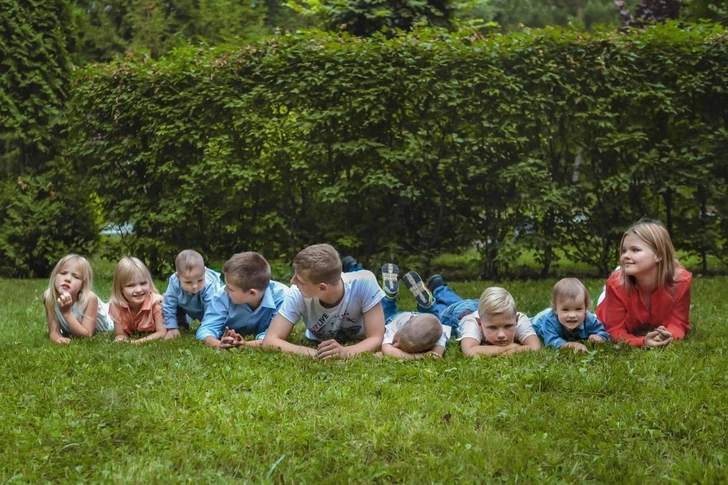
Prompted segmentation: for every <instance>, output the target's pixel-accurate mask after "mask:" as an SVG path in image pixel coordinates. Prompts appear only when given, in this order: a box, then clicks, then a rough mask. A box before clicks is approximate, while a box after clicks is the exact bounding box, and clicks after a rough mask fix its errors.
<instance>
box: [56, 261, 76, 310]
mask: <svg viewBox="0 0 728 485" xmlns="http://www.w3.org/2000/svg"><path fill="white" fill-rule="evenodd" d="M53 285H54V286H55V288H56V291H57V292H58V294H59V295H62V294H63V293H68V294H69V295H71V298H73V301H76V299H77V298H78V293H79V292H80V291H81V288H82V287H83V275H82V273H81V267H80V265H79V264H78V263H76V262H74V261H70V262H68V263H66V265H65V266H64V267H63V268H61V270H60V271H59V272H58V274H57V275H56V278H55V280H54V281H53Z"/></svg>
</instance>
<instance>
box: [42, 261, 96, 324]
mask: <svg viewBox="0 0 728 485" xmlns="http://www.w3.org/2000/svg"><path fill="white" fill-rule="evenodd" d="M71 263H76V264H78V267H79V271H80V272H81V289H80V290H79V292H78V295H72V296H75V300H76V304H77V305H78V306H77V308H78V309H79V310H80V311H81V312H83V311H84V310H85V309H86V304H87V303H88V295H89V293H90V292H91V288H93V285H94V271H93V269H91V263H89V262H88V259H86V258H84V257H83V256H79V255H78V254H67V255H65V256H63V257H62V258H61V259H60V260H59V261H58V262H57V263H56V266H55V267H54V268H53V271H51V277H50V278H49V279H48V289H47V290H46V291H44V292H43V303H44V305H45V307H46V309H47V310H48V312H49V313H53V311H54V310H55V307H56V304H57V302H58V298H60V296H61V294H60V293H58V290H57V289H56V283H55V281H56V276H58V273H60V272H61V271H63V270H64V268H65V267H66V266H68V265H69V264H71Z"/></svg>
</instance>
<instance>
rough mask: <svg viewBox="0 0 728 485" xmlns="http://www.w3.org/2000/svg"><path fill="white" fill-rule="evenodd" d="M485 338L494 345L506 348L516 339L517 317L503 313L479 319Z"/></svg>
mask: <svg viewBox="0 0 728 485" xmlns="http://www.w3.org/2000/svg"><path fill="white" fill-rule="evenodd" d="M478 323H479V324H480V329H481V330H482V331H483V338H485V340H486V342H488V343H490V344H492V345H498V346H506V345H510V344H512V343H513V340H514V339H515V338H516V315H509V314H507V313H501V314H499V315H492V316H485V317H483V318H482V319H481V318H478Z"/></svg>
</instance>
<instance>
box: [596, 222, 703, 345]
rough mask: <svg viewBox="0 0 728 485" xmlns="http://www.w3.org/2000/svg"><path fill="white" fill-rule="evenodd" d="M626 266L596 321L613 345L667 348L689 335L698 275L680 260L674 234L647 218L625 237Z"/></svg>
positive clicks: (611, 281)
mask: <svg viewBox="0 0 728 485" xmlns="http://www.w3.org/2000/svg"><path fill="white" fill-rule="evenodd" d="M621 251H622V255H621V257H620V263H621V267H619V268H617V270H615V271H614V273H612V275H611V276H610V277H609V279H608V280H607V284H606V294H605V297H604V299H603V300H601V301H600V302H599V304H598V305H597V318H598V319H599V320H601V321H602V322H604V325H605V327H606V328H607V331H608V332H609V334H610V335H611V337H612V339H614V340H618V341H619V340H621V341H624V342H626V343H628V344H629V345H632V346H636V347H641V346H644V347H665V346H667V345H669V344H670V343H671V342H672V341H673V340H675V339H681V338H683V337H685V334H686V333H687V331H688V330H690V284H691V283H692V281H693V276H692V274H690V272H688V271H687V270H686V269H685V268H683V267H682V266H681V265H680V262H679V261H678V260H677V259H676V258H675V249H674V248H673V246H672V241H671V240H670V235H669V234H668V232H667V230H666V229H665V227H664V226H663V225H662V224H661V223H660V222H658V221H653V220H649V219H642V220H641V221H639V222H638V223H637V224H635V225H633V226H632V227H630V228H629V229H627V232H625V233H624V235H623V236H622V243H621Z"/></svg>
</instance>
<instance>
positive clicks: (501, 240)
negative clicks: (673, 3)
mask: <svg viewBox="0 0 728 485" xmlns="http://www.w3.org/2000/svg"><path fill="white" fill-rule="evenodd" d="M727 45H728V44H727V43H726V34H725V32H724V31H723V30H722V29H721V28H720V27H717V26H708V25H702V26H691V27H682V28H681V27H678V26H676V25H662V26H657V27H653V28H649V29H647V30H644V31H627V32H602V33H595V34H590V35H587V34H583V33H579V32H576V31H568V30H556V29H547V30H543V31H533V32H524V33H519V34H511V35H494V36H491V37H487V38H482V37H480V36H478V35H477V34H472V35H467V34H462V33H461V34H457V35H452V36H451V35H447V34H444V33H441V32H437V31H416V32H414V33H411V34H408V35H402V36H399V37H395V38H393V39H384V38H375V39H367V40H362V39H355V38H350V37H346V36H344V37H341V36H334V35H330V34H324V33H317V32H304V33H299V34H295V35H287V36H281V37H277V38H275V39H273V40H270V41H268V42H266V43H264V44H261V45H257V46H246V47H241V48H235V49H232V48H228V49H226V50H221V49H218V50H201V49H192V48H190V49H183V50H178V51H176V52H174V53H173V54H172V55H170V56H168V57H166V58H164V59H162V60H160V61H158V62H150V61H137V60H131V61H127V62H124V63H116V64H112V65H96V66H91V67H88V68H87V69H85V70H82V71H79V72H77V75H76V76H75V84H74V86H73V88H72V94H73V100H72V106H71V113H70V122H71V138H70V150H69V151H70V156H71V158H72V159H73V160H74V163H76V164H77V165H78V167H79V169H80V171H84V170H88V172H89V174H90V177H89V184H90V187H91V188H93V189H94V190H96V191H97V192H98V193H99V194H100V195H101V197H102V205H103V208H104V211H105V215H106V218H107V219H108V220H112V221H118V222H123V221H130V222H133V223H134V224H135V227H136V233H135V235H134V237H133V238H131V239H129V240H128V241H127V244H128V246H129V250H131V251H132V252H134V253H136V254H137V255H138V256H140V257H143V258H145V259H147V260H148V262H149V263H150V264H151V265H152V267H154V268H156V269H163V267H164V266H165V265H168V264H169V263H170V262H171V261H172V260H173V256H174V254H175V253H176V251H177V250H178V249H179V248H181V247H187V246H191V247H197V248H199V249H201V250H202V251H204V252H205V253H206V254H208V255H211V256H212V255H216V256H220V257H226V256H227V255H229V254H231V253H232V252H234V251H238V250H240V249H243V248H246V249H248V248H250V249H257V250H261V251H263V252H264V254H266V255H267V256H268V257H271V258H275V257H288V256H290V255H291V254H293V253H294V252H295V251H297V250H298V249H300V248H301V247H302V246H304V245H306V244H308V243H312V242H319V241H329V242H331V243H332V244H334V245H336V246H337V247H338V248H339V249H340V250H341V251H342V252H347V253H348V252H352V253H354V254H356V255H359V256H362V257H367V256H368V257H371V258H375V257H376V258H381V257H385V254H383V253H386V257H388V258H389V257H393V258H397V259H398V260H405V259H410V260H412V258H413V257H414V258H420V259H421V263H422V264H423V265H426V262H427V257H428V256H429V255H431V254H433V253H434V252H437V251H443V250H452V249H456V248H462V247H466V246H471V245H472V244H478V246H479V247H480V248H481V251H482V254H483V255H484V261H485V262H484V266H483V275H484V276H497V275H498V274H502V273H503V272H504V271H507V269H508V262H509V261H512V260H513V258H514V256H515V255H516V254H517V252H518V251H520V250H522V249H524V248H531V249H535V250H536V251H537V252H538V255H539V256H538V257H539V258H540V262H541V263H542V266H543V269H544V272H547V271H548V270H549V268H550V265H551V261H552V258H553V250H554V249H555V248H568V250H569V252H570V253H571V255H572V256H573V257H574V258H575V259H578V260H583V261H585V262H588V263H590V264H591V265H593V266H594V267H595V268H598V269H600V270H601V271H603V272H606V271H607V270H608V269H609V267H610V265H611V264H613V263H614V261H615V255H616V251H617V245H618V240H619V237H620V235H621V233H622V231H623V230H624V228H625V227H626V226H627V225H628V224H630V223H631V222H633V221H635V220H636V219H638V218H640V217H641V216H643V215H650V216H654V217H659V218H661V219H662V220H664V221H666V222H667V224H668V225H669V228H670V229H671V231H672V232H673V234H674V236H675V240H676V242H677V244H678V245H679V246H680V247H681V248H683V249H687V250H690V251H693V252H695V253H697V254H701V255H708V254H714V255H716V256H718V257H720V258H724V254H723V253H724V251H723V249H724V245H725V239H726V230H725V224H726V222H725V220H726V219H725V216H724V214H726V211H728V198H727V195H726V179H727V178H728V161H727V160H726V157H725V154H726V153H728V127H727V122H728V94H727V93H726V87H727V86H728V49H727ZM412 255H416V256H412Z"/></svg>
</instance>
